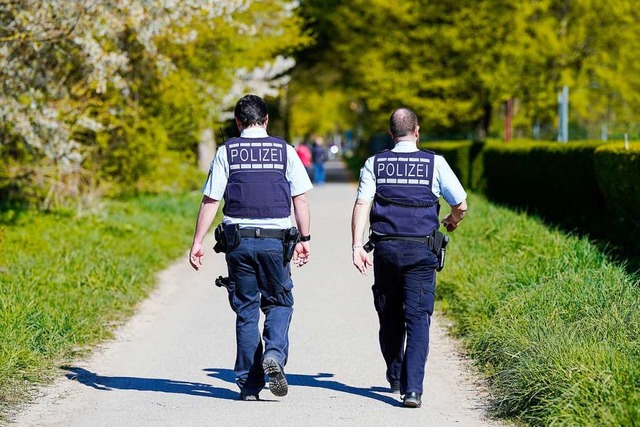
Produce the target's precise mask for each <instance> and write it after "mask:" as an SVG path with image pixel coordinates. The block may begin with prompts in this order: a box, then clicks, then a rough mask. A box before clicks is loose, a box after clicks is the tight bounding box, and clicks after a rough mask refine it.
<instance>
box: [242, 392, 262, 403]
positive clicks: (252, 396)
mask: <svg viewBox="0 0 640 427" xmlns="http://www.w3.org/2000/svg"><path fill="white" fill-rule="evenodd" d="M240 400H246V401H252V402H256V401H258V400H260V397H259V396H258V394H257V393H256V394H244V393H240Z"/></svg>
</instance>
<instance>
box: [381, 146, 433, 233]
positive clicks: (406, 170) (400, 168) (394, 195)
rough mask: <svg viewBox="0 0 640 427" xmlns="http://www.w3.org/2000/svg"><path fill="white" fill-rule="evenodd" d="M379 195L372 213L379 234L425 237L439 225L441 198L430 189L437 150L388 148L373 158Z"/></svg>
mask: <svg viewBox="0 0 640 427" xmlns="http://www.w3.org/2000/svg"><path fill="white" fill-rule="evenodd" d="M373 167H374V175H375V178H376V195H375V197H374V199H373V208H372V209H371V214H370V223H371V229H372V230H373V231H374V232H376V233H378V234H386V235H393V236H407V237H424V236H428V235H430V234H431V233H432V232H433V231H434V230H436V229H437V228H438V227H439V221H438V211H439V207H440V205H439V203H438V198H437V197H436V196H435V195H434V194H433V192H432V191H431V186H432V184H433V172H434V171H433V169H434V153H433V152H431V151H426V150H419V151H415V152H413V153H396V152H393V151H390V150H385V151H383V152H381V153H378V154H376V156H375V158H374V165H373Z"/></svg>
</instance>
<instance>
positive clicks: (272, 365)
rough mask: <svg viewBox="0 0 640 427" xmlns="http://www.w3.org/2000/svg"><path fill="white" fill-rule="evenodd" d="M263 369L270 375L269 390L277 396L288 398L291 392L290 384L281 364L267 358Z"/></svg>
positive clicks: (263, 362)
mask: <svg viewBox="0 0 640 427" xmlns="http://www.w3.org/2000/svg"><path fill="white" fill-rule="evenodd" d="M262 369H264V372H265V373H266V374H267V375H269V390H271V393H273V394H274V395H276V396H286V395H287V393H288V392H289V384H288V383H287V377H285V376H284V371H283V370H282V367H281V366H280V364H279V363H278V362H277V361H276V359H273V358H271V357H267V358H266V359H264V360H263V361H262Z"/></svg>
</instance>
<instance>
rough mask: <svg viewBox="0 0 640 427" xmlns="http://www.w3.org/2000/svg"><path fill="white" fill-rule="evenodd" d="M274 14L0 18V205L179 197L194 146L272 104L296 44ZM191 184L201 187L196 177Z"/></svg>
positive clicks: (201, 9) (61, 12)
mask: <svg viewBox="0 0 640 427" xmlns="http://www.w3.org/2000/svg"><path fill="white" fill-rule="evenodd" d="M296 7H297V4H296V3H293V2H290V1H285V0H261V1H250V0H223V1H216V2H203V1H198V0H181V1H164V0H128V1H118V2H111V1H102V0H99V1H95V0H78V1H73V2H63V1H57V0H46V1H36V0H11V1H6V2H2V3H1V4H0V156H1V158H2V163H1V164H0V201H7V200H18V201H25V200H26V201H29V202H31V203H32V204H37V205H40V206H41V207H45V208H46V207H49V206H54V205H56V204H64V203H65V200H67V201H69V200H72V201H74V200H75V201H77V200H78V199H79V197H78V196H87V195H92V194H104V193H107V194H121V193H123V192H132V191H133V192H140V191H142V192H145V191H157V190H162V189H166V188H171V187H176V186H181V185H186V184H188V181H189V179H190V178H189V176H191V175H192V174H188V173H187V170H186V169H185V167H187V166H188V165H189V164H193V163H195V162H194V157H195V154H196V153H197V147H198V142H199V139H200V134H201V132H202V131H203V130H204V129H206V128H210V127H213V126H214V123H215V122H216V121H219V120H224V119H225V118H226V116H225V114H227V115H228V113H227V112H228V109H229V108H230V107H232V106H233V104H234V103H235V101H236V100H237V99H238V98H239V97H240V96H242V95H243V94H244V93H246V92H253V93H256V94H259V95H263V96H277V95H278V94H279V90H280V87H281V86H282V85H283V84H286V83H287V82H288V76H287V75H286V72H287V71H288V70H289V69H290V68H291V67H292V66H293V65H294V63H295V62H294V60H293V59H292V58H291V57H290V55H291V53H292V52H293V50H294V49H296V48H297V47H298V46H301V45H304V44H305V43H307V41H308V37H306V36H305V35H304V34H303V33H302V31H301V27H302V26H301V20H300V18H299V17H298V16H297V15H296V14H295V8H296ZM196 179H197V180H200V177H196Z"/></svg>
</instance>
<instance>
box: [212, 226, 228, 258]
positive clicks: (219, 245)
mask: <svg viewBox="0 0 640 427" xmlns="http://www.w3.org/2000/svg"><path fill="white" fill-rule="evenodd" d="M213 237H215V239H216V244H215V246H214V247H213V250H214V251H215V252H216V253H220V252H223V253H226V252H227V236H226V235H225V233H224V224H222V223H220V224H219V225H218V226H217V227H216V229H215V230H214V231H213Z"/></svg>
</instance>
